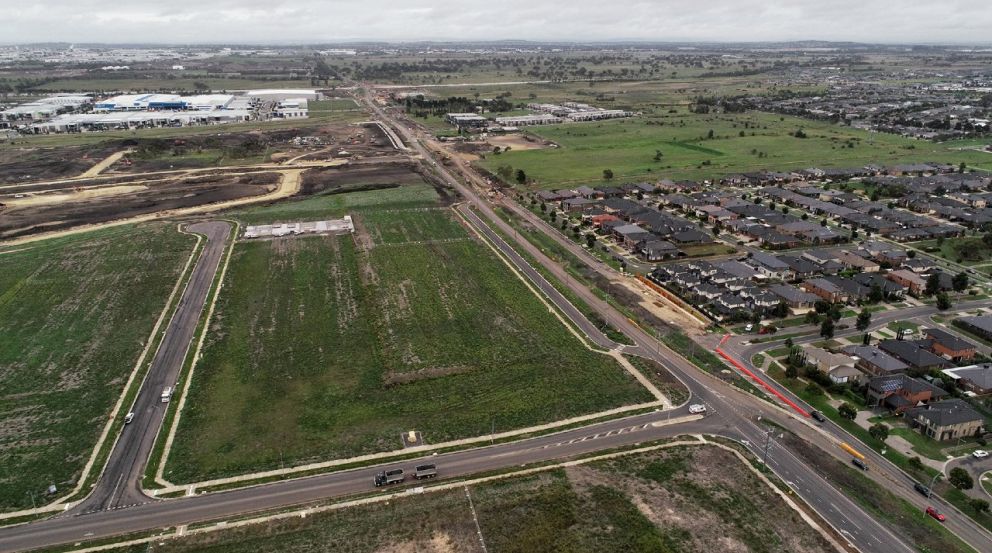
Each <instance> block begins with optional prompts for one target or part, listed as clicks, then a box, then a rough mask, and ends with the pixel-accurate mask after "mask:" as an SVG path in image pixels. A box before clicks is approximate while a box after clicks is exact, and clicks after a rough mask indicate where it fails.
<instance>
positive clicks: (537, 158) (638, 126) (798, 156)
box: [484, 108, 989, 188]
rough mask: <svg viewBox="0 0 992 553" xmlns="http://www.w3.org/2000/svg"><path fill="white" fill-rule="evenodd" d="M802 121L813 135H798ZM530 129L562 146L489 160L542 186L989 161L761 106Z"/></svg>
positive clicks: (965, 152)
mask: <svg viewBox="0 0 992 553" xmlns="http://www.w3.org/2000/svg"><path fill="white" fill-rule="evenodd" d="M799 129H802V130H803V134H805V135H806V138H796V137H795V136H793V135H794V134H795V133H796V131H797V130H799ZM711 131H712V133H713V134H712V138H710V132H711ZM527 132H530V133H533V134H535V135H537V136H540V137H542V138H545V139H548V140H552V141H554V142H556V143H557V144H559V145H560V146H561V147H560V148H557V149H542V150H527V151H523V150H520V151H516V150H515V151H511V152H509V153H505V154H501V155H498V156H488V158H487V159H486V160H485V162H484V163H485V165H486V167H487V168H489V169H490V170H492V171H495V170H496V168H498V167H499V166H501V165H510V166H511V167H512V168H513V169H514V171H515V170H517V169H523V170H524V172H525V173H526V174H527V176H528V177H529V178H530V179H532V180H533V181H534V183H533V186H534V187H535V188H558V187H572V186H578V185H582V184H600V185H602V184H609V182H610V181H607V180H605V179H604V178H603V171H604V170H605V169H609V170H611V171H613V175H614V176H613V179H612V181H613V182H629V181H637V180H646V181H655V180H660V179H662V178H692V179H705V178H714V177H721V176H724V175H727V174H730V173H739V172H748V171H759V170H766V169H767V170H771V171H785V170H793V169H802V168H808V167H828V168H829V167H862V166H864V165H867V164H869V163H873V164H879V165H891V164H896V163H909V162H921V161H939V162H944V163H952V164H957V163H959V162H962V161H964V162H966V163H968V164H970V165H971V164H978V165H980V166H981V164H983V163H984V164H988V163H989V159H988V158H989V156H988V155H987V154H983V153H981V152H975V151H968V150H952V149H950V148H948V147H947V146H945V145H942V144H935V143H932V142H927V141H921V140H912V139H908V138H902V137H899V136H895V135H889V134H874V135H869V133H867V132H865V131H861V130H858V129H853V128H850V127H846V126H840V125H832V124H829V123H825V122H817V121H810V120H805V119H798V118H794V117H787V116H779V115H776V114H769V113H761V112H749V113H744V114H706V115H700V114H693V113H689V112H688V111H687V110H686V109H684V108H679V109H678V110H677V113H674V114H669V113H665V114H658V113H656V114H653V115H650V116H643V117H635V118H631V119H627V120H614V121H605V122H592V123H573V124H567V125H554V126H547V127H530V128H529V129H528V130H527ZM659 153H660V155H659Z"/></svg>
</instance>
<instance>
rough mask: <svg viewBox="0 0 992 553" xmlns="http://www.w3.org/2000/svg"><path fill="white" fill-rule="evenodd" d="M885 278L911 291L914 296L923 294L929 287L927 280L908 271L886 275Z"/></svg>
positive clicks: (896, 271)
mask: <svg viewBox="0 0 992 553" xmlns="http://www.w3.org/2000/svg"><path fill="white" fill-rule="evenodd" d="M885 278H887V279H889V280H891V281H892V282H895V283H896V284H898V285H900V286H905V287H906V288H907V289H908V290H909V293H911V294H914V295H920V294H922V293H923V291H924V290H925V289H926V287H927V279H925V278H923V277H922V276H920V275H918V274H916V273H914V272H913V271H907V270H906V269H898V270H895V271H891V272H890V273H889V274H887V275H885Z"/></svg>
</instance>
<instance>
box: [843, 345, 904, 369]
mask: <svg viewBox="0 0 992 553" xmlns="http://www.w3.org/2000/svg"><path fill="white" fill-rule="evenodd" d="M850 353H852V354H853V355H854V356H856V357H858V358H860V359H862V360H863V361H864V362H865V363H869V364H871V365H873V366H875V367H878V368H879V369H881V370H883V371H885V372H889V373H894V372H899V371H904V370H906V369H908V368H909V365H907V364H905V363H903V362H902V361H900V360H899V359H896V358H895V357H892V356H891V355H889V354H888V353H885V352H884V351H882V350H880V349H878V347H876V346H855V347H853V348H851V349H850Z"/></svg>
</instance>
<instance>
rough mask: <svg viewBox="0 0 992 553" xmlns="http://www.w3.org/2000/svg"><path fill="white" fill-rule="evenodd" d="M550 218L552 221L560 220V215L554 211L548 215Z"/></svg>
mask: <svg viewBox="0 0 992 553" xmlns="http://www.w3.org/2000/svg"><path fill="white" fill-rule="evenodd" d="M548 218H549V219H551V220H552V221H554V220H555V219H557V218H558V213H557V212H556V211H555V210H553V209H552V210H551V213H549V214H548Z"/></svg>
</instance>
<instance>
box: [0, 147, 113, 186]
mask: <svg viewBox="0 0 992 553" xmlns="http://www.w3.org/2000/svg"><path fill="white" fill-rule="evenodd" d="M118 149H119V148H117V147H116V146H115V145H113V144H111V143H107V144H100V145H97V146H71V147H64V148H6V149H0V184H11V183H18V182H26V181H32V180H51V179H59V178H68V177H75V176H77V175H80V174H82V173H83V172H84V171H86V170H87V169H89V168H90V167H92V166H93V165H95V164H96V163H97V162H98V161H100V160H102V159H103V158H105V157H107V156H109V155H110V154H112V153H114V152H115V151H117V150H118Z"/></svg>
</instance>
